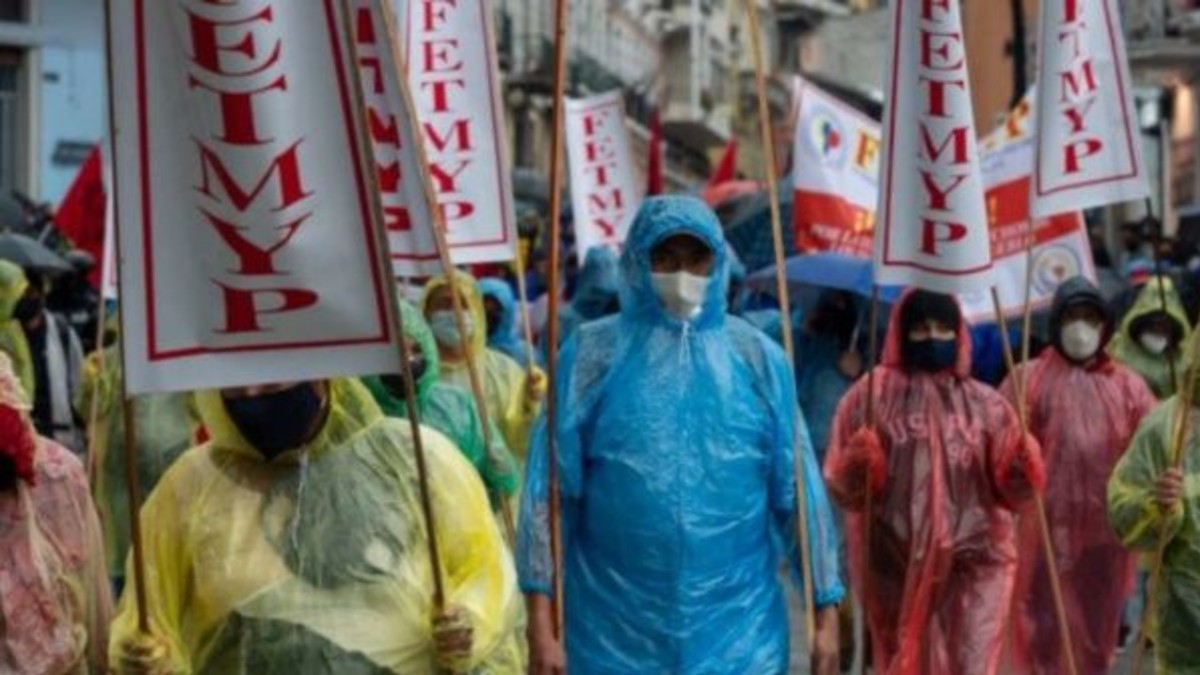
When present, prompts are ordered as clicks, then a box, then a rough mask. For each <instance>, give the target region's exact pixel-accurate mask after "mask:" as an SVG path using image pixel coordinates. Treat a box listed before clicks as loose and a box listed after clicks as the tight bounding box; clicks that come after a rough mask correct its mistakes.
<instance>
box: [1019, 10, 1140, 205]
mask: <svg viewBox="0 0 1200 675" xmlns="http://www.w3.org/2000/svg"><path fill="white" fill-rule="evenodd" d="M1041 27H1042V29H1041V39H1040V40H1039V42H1038V45H1039V47H1038V88H1039V90H1040V93H1039V94H1038V97H1037V99H1038V115H1037V125H1038V138H1039V143H1038V151H1037V161H1036V164H1035V173H1034V192H1033V195H1032V210H1033V213H1034V214H1035V215H1041V216H1050V215H1054V214H1056V213H1067V212H1071V211H1077V210H1083V209H1088V208H1093V207H1097V206H1104V205H1107V204H1113V203H1117V202H1124V201H1130V200H1135V199H1142V198H1144V197H1146V196H1147V195H1148V194H1149V187H1148V184H1147V181H1146V165H1145V162H1144V161H1143V160H1142V153H1141V145H1140V143H1141V139H1140V137H1139V132H1138V124H1137V109H1136V108H1135V107H1134V105H1133V91H1132V87H1133V81H1132V80H1131V79H1130V76H1129V62H1128V60H1127V57H1126V54H1125V37H1124V33H1123V32H1122V30H1121V18H1120V10H1119V8H1118V7H1117V2H1116V0H1056V1H1055V2H1043V3H1042V14H1041Z"/></svg>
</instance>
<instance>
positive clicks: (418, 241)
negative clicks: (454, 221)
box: [354, 0, 442, 279]
mask: <svg viewBox="0 0 1200 675" xmlns="http://www.w3.org/2000/svg"><path fill="white" fill-rule="evenodd" d="M386 11H390V10H386V9H385V5H384V0H356V2H355V12H356V15H355V17H354V25H355V45H356V47H357V52H358V70H359V74H360V75H361V77H362V88H363V104H364V105H365V106H366V114H367V131H368V133H369V134H370V138H371V149H372V152H373V153H374V157H375V174H376V176H377V182H376V184H377V185H378V186H379V192H380V195H381V200H382V202H383V224H384V229H385V231H386V232H387V235H388V249H389V251H390V253H391V257H392V273H393V274H394V275H396V277H397V278H401V279H411V278H413V277H427V276H431V275H435V274H439V273H441V271H442V265H441V261H440V258H439V257H438V250H437V239H436V237H435V236H434V232H433V228H434V227H435V223H434V220H433V217H432V214H431V213H430V208H429V206H430V205H429V202H428V198H427V196H426V192H425V190H426V184H425V182H424V180H423V176H422V172H423V171H424V167H423V165H422V161H421V157H420V154H419V152H418V146H417V133H418V130H417V125H416V118H415V116H414V115H413V112H412V107H411V99H410V98H409V96H408V92H406V91H405V90H404V89H402V87H405V86H407V83H406V82H402V80H401V78H400V68H399V64H397V63H396V60H395V52H394V51H393V47H394V44H393V42H392V39H393V38H394V29H395V28H394V26H393V23H392V18H393V17H391V16H388V15H386V14H385V12H386Z"/></svg>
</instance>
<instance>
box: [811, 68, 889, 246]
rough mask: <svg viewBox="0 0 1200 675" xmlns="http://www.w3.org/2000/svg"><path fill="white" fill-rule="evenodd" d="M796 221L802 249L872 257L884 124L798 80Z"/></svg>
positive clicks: (812, 85)
mask: <svg viewBox="0 0 1200 675" xmlns="http://www.w3.org/2000/svg"><path fill="white" fill-rule="evenodd" d="M795 97H796V105H795V111H796V124H795V128H796V139H795V143H794V145H793V153H792V156H793V157H794V158H795V159H794V160H793V166H794V167H795V169H793V171H792V187H793V189H794V191H795V199H794V202H793V207H792V220H793V224H794V226H795V228H796V245H797V246H798V247H799V248H800V250H802V251H829V252H833V253H843V254H846V255H852V256H859V257H863V258H869V257H871V250H872V245H873V235H874V231H875V208H876V206H877V205H878V202H879V159H880V158H879V153H880V149H881V148H882V139H881V137H880V132H879V123H878V122H876V121H875V120H872V119H870V118H869V117H867V116H866V115H863V114H862V113H860V112H858V111H857V110H855V109H854V108H852V107H850V106H848V105H846V104H845V103H843V102H841V101H839V100H838V99H837V98H836V97H834V96H831V95H829V94H827V93H825V92H824V91H822V90H821V88H819V87H817V86H816V85H814V84H812V83H811V82H809V81H807V80H805V79H804V78H801V77H797V78H796V85H795Z"/></svg>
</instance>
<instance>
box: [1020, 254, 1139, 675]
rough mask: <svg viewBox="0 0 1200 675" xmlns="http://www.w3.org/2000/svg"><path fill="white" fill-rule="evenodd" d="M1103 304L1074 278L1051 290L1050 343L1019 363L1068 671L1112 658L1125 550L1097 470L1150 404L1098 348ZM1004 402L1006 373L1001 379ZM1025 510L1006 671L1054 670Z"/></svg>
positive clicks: (1110, 460)
mask: <svg viewBox="0 0 1200 675" xmlns="http://www.w3.org/2000/svg"><path fill="white" fill-rule="evenodd" d="M1113 329H1114V322H1113V317H1112V313H1111V311H1110V309H1109V307H1108V305H1107V304H1106V303H1105V301H1104V298H1103V296H1101V294H1100V290H1099V289H1098V288H1096V287H1095V286H1093V285H1092V284H1091V283H1090V282H1089V281H1087V280H1086V279H1084V278H1083V277H1076V278H1074V279H1070V280H1068V281H1067V282H1065V283H1064V284H1063V285H1062V286H1060V287H1059V289H1058V292H1057V293H1056V294H1055V296H1054V304H1053V306H1052V308H1051V311H1050V335H1051V339H1052V340H1053V348H1052V349H1047V350H1046V351H1044V352H1043V353H1042V355H1041V356H1039V357H1038V358H1037V359H1035V360H1034V361H1033V362H1032V363H1031V364H1030V365H1029V366H1027V367H1023V368H1021V369H1020V371H1019V372H1020V378H1022V380H1023V382H1024V383H1025V385H1024V386H1025V392H1026V393H1025V401H1026V405H1027V406H1028V410H1029V424H1030V432H1031V433H1032V434H1033V435H1034V436H1036V437H1037V439H1038V441H1039V442H1040V443H1041V446H1042V449H1043V452H1044V456H1045V462H1046V473H1047V476H1048V484H1047V488H1046V500H1045V504H1046V517H1047V520H1048V522H1049V524H1050V527H1051V530H1052V531H1053V532H1054V546H1055V554H1056V562H1057V566H1058V573H1059V579H1060V581H1061V585H1062V594H1063V601H1064V605H1065V607H1066V612H1067V621H1068V623H1069V625H1070V626H1071V639H1072V642H1073V644H1074V647H1075V664H1076V667H1077V669H1078V673H1079V674H1080V675H1105V674H1106V673H1108V670H1109V667H1110V665H1111V664H1112V659H1113V655H1114V653H1115V651H1116V648H1117V638H1118V632H1119V630H1120V619H1121V610H1122V607H1123V606H1124V603H1125V599H1126V598H1127V597H1128V595H1129V593H1130V591H1131V590H1132V582H1133V572H1134V567H1135V559H1134V557H1133V556H1132V555H1131V554H1130V553H1129V552H1128V551H1126V550H1125V549H1124V548H1123V547H1122V546H1121V543H1120V542H1119V541H1117V539H1116V537H1115V536H1114V535H1113V533H1112V530H1111V528H1109V527H1108V521H1107V518H1108V512H1107V508H1106V494H1107V485H1108V479H1109V476H1111V475H1112V470H1113V468H1114V467H1115V466H1116V464H1117V462H1118V460H1120V458H1121V456H1122V455H1123V454H1124V453H1125V450H1126V448H1128V447H1129V442H1130V440H1132V438H1133V434H1134V432H1136V431H1137V428H1138V425H1139V424H1140V423H1141V421H1142V419H1143V418H1144V417H1145V416H1146V415H1148V414H1149V413H1150V411H1151V410H1152V409H1153V408H1154V407H1155V406H1156V405H1157V404H1158V402H1157V400H1156V399H1155V398H1154V394H1152V393H1151V392H1150V389H1149V387H1147V386H1146V384H1145V382H1144V381H1143V380H1142V378H1141V377H1140V376H1138V374H1137V373H1134V372H1133V371H1132V370H1129V369H1128V368H1126V367H1125V366H1123V365H1121V364H1119V363H1117V362H1115V361H1114V360H1113V359H1112V358H1111V357H1110V356H1108V354H1106V353H1105V352H1104V347H1105V346H1106V343H1107V341H1108V340H1109V339H1110V338H1111V337H1112V334H1113ZM1002 391H1003V393H1004V394H1005V396H1006V397H1007V398H1008V399H1009V400H1010V401H1016V397H1017V391H1016V382H1015V381H1014V379H1013V378H1012V377H1010V378H1009V379H1008V380H1007V381H1006V382H1005V383H1004V386H1003V388H1002ZM1040 536H1041V535H1040V531H1039V527H1038V519H1037V514H1036V512H1034V510H1033V509H1032V508H1028V507H1027V508H1026V509H1024V510H1022V512H1021V514H1020V520H1019V526H1018V530H1017V552H1018V556H1019V557H1018V567H1017V585H1016V592H1015V594H1014V597H1013V612H1014V614H1013V622H1012V626H1013V636H1012V637H1013V645H1014V650H1013V655H1014V657H1015V663H1014V664H1013V668H1014V670H1013V672H1018V673H1030V674H1034V675H1036V674H1043V673H1046V674H1050V673H1065V672H1067V671H1066V668H1065V665H1064V662H1063V651H1062V644H1063V639H1064V638H1063V636H1062V634H1061V631H1060V630H1059V625H1058V621H1057V617H1056V614H1055V607H1054V598H1053V595H1052V592H1051V588H1050V580H1049V577H1048V576H1047V566H1046V558H1045V551H1044V549H1043V548H1042V546H1041V539H1040Z"/></svg>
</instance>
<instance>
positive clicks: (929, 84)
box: [875, 0, 992, 293]
mask: <svg viewBox="0 0 1200 675" xmlns="http://www.w3.org/2000/svg"><path fill="white" fill-rule="evenodd" d="M891 20H892V38H891V48H890V51H889V53H890V55H891V58H890V60H889V64H890V72H889V75H888V97H887V106H886V110H885V114H884V120H883V134H884V149H883V163H882V179H883V183H882V187H881V190H880V199H879V222H880V228H879V231H878V233H877V236H876V240H875V267H876V281H877V282H878V283H880V284H885V285H913V286H921V287H924V288H929V289H931V290H935V291H940V292H944V293H954V292H967V291H974V290H978V289H981V288H986V287H988V286H990V285H991V283H992V258H991V251H990V249H989V247H988V221H987V212H986V210H985V209H984V200H983V177H982V175H981V172H980V167H979V149H978V147H977V144H976V138H975V122H974V115H973V112H972V108H971V85H970V81H969V78H968V75H967V52H966V46H965V44H964V41H963V30H962V19H961V16H960V13H959V4H958V0H895V1H894V2H892V15H891Z"/></svg>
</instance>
